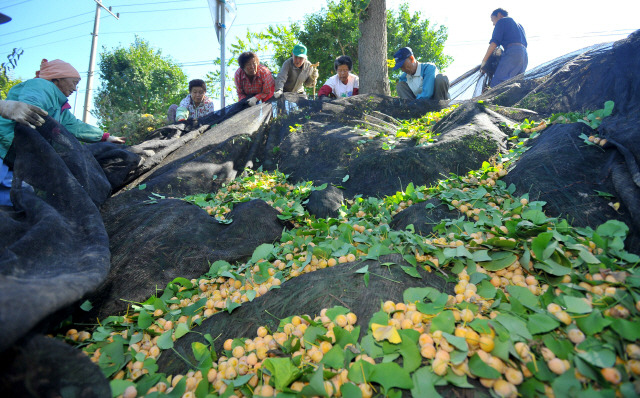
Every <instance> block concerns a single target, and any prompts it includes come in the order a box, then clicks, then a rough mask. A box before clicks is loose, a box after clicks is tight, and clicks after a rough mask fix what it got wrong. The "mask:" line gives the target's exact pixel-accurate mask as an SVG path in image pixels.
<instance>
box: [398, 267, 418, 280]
mask: <svg viewBox="0 0 640 398" xmlns="http://www.w3.org/2000/svg"><path fill="white" fill-rule="evenodd" d="M400 268H402V270H403V271H404V272H405V273H406V274H407V275H409V276H413V277H414V278H418V279H420V278H422V277H421V276H420V274H419V273H418V270H417V269H416V268H415V267H410V266H408V265H401V266H400Z"/></svg>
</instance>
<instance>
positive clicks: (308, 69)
mask: <svg viewBox="0 0 640 398" xmlns="http://www.w3.org/2000/svg"><path fill="white" fill-rule="evenodd" d="M316 66H317V64H315V65H312V64H311V62H309V60H308V59H307V47H305V46H304V45H303V44H296V45H295V47H293V51H292V54H291V58H289V59H287V60H286V61H284V64H282V68H280V72H278V76H277V77H276V87H275V93H274V94H273V96H274V97H275V98H280V96H281V95H282V93H283V92H288V93H295V94H300V95H303V96H304V97H305V98H306V96H307V94H306V93H305V91H304V86H306V87H315V85H316V80H317V79H318V69H316Z"/></svg>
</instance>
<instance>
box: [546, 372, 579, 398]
mask: <svg viewBox="0 0 640 398" xmlns="http://www.w3.org/2000/svg"><path fill="white" fill-rule="evenodd" d="M551 387H552V388H553V392H554V393H555V395H556V397H578V396H580V393H581V392H582V386H581V385H580V382H579V381H578V379H576V376H575V374H574V372H564V373H563V374H561V375H560V376H558V377H557V378H555V379H554V380H553V381H552V382H551Z"/></svg>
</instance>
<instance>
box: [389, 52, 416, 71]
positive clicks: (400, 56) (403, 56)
mask: <svg viewBox="0 0 640 398" xmlns="http://www.w3.org/2000/svg"><path fill="white" fill-rule="evenodd" d="M412 55H413V51H411V47H402V48H401V49H399V50H398V51H396V53H395V54H393V57H394V58H395V59H396V66H394V67H393V70H398V69H400V68H402V65H403V64H404V61H406V60H407V58H409V57H410V56H412Z"/></svg>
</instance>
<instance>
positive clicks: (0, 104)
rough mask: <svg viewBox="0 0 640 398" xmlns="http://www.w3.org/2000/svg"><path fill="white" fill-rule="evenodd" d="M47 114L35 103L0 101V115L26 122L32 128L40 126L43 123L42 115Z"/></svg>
mask: <svg viewBox="0 0 640 398" xmlns="http://www.w3.org/2000/svg"><path fill="white" fill-rule="evenodd" d="M47 115H48V113H47V111H45V110H43V109H40V108H38V107H37V106H35V105H30V104H26V103H24V102H20V101H11V100H6V101H0V116H2V117H3V118H5V119H10V120H13V121H15V122H18V123H23V124H27V125H29V126H31V127H32V128H34V126H42V125H43V124H44V119H43V118H42V116H47Z"/></svg>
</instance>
